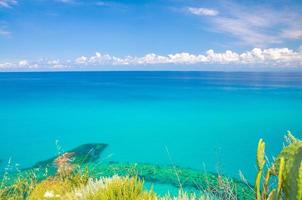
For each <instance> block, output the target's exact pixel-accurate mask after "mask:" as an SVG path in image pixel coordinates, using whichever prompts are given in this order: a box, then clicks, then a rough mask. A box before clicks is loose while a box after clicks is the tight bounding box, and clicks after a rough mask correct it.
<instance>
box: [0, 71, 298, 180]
mask: <svg viewBox="0 0 302 200" xmlns="http://www.w3.org/2000/svg"><path fill="white" fill-rule="evenodd" d="M301 119H302V74H301V73H283V72H278V73H267V72H261V73H255V72H254V73H238V72H237V73H234V72H228V73H223V72H73V73H0V146H1V149H0V160H1V161H2V163H1V165H2V168H3V167H5V165H6V163H7V160H8V158H9V157H12V159H13V161H14V162H16V163H19V164H20V166H21V167H27V166H30V165H32V164H34V163H35V162H37V161H39V160H43V159H45V158H48V157H51V156H53V155H55V154H56V152H57V147H56V144H55V143H56V140H58V141H59V145H60V146H61V147H62V148H63V149H65V150H68V149H71V148H74V147H75V146H78V145H80V144H83V143H93V142H101V143H108V144H109V147H108V149H107V150H106V151H105V152H104V154H103V155H102V159H103V160H112V161H127V162H148V163H154V164H175V165H181V166H185V167H191V168H195V169H198V170H204V168H206V169H207V170H209V171H217V170H218V171H219V172H221V173H224V174H227V175H229V176H237V177H238V170H241V171H242V172H243V173H244V174H245V176H246V177H247V178H248V179H249V180H251V181H252V180H253V178H254V174H255V171H256V168H255V149H256V146H257V142H258V139H259V138H260V137H262V138H264V139H265V141H266V143H267V149H268V155H269V156H272V155H274V154H276V153H277V152H278V151H279V150H280V148H281V147H282V142H283V135H284V134H285V133H286V131H287V130H291V131H292V132H293V134H294V135H296V136H297V137H300V138H302V121H301ZM205 166H206V167H205Z"/></svg>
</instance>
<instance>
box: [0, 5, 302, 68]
mask: <svg viewBox="0 0 302 200" xmlns="http://www.w3.org/2000/svg"><path fill="white" fill-rule="evenodd" d="M60 70H226V71H227V70H232V71H234V70H235V71H236V70H238V71H241V70H256V71H257V70H259V71H260V70H301V71H302V1H301V0H253V1H252V0H250V1H243V0H238V1H235V0H232V1H231V0H215V1H214V0H149V1H148V0H123V1H121V0H120V1H118V0H0V71H60Z"/></svg>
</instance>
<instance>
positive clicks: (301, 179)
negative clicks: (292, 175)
mask: <svg viewBox="0 0 302 200" xmlns="http://www.w3.org/2000/svg"><path fill="white" fill-rule="evenodd" d="M300 199H302V162H301V163H300V167H299V174H298V179H297V200H300Z"/></svg>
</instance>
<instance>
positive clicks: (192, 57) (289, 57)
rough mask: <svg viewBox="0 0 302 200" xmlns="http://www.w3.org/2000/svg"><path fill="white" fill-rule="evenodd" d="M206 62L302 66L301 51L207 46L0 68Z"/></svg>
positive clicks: (97, 54) (194, 63) (13, 64)
mask: <svg viewBox="0 0 302 200" xmlns="http://www.w3.org/2000/svg"><path fill="white" fill-rule="evenodd" d="M209 64H216V65H225V66H231V67H233V66H235V65H239V66H240V67H242V68H244V66H253V67H258V68H259V67H260V68H261V67H277V68H283V67H299V68H302V50H301V49H299V50H297V51H294V50H292V49H288V48H268V49H260V48H254V49H252V50H250V51H246V52H243V53H238V52H234V51H231V50H227V51H225V52H221V53H218V52H215V51H214V50H212V49H210V50H208V51H206V53H204V54H190V53H187V52H181V53H175V54H169V55H157V54H154V53H150V54H146V55H145V56H142V57H137V56H126V57H115V56H111V55H109V54H101V53H98V52H97V53H96V54H95V55H93V56H90V57H89V56H80V57H78V58H75V59H73V60H59V59H55V60H48V59H40V60H38V61H28V60H20V61H19V62H16V63H13V62H11V63H10V62H6V63H0V70H1V69H2V70H11V69H16V70H18V69H33V68H35V69H48V70H52V69H54V70H55V69H68V68H70V69H77V68H81V69H85V68H90V67H93V68H98V67H103V66H106V67H108V66H144V65H150V66H153V65H181V66H183V65H198V66H203V65H204V66H206V65H209Z"/></svg>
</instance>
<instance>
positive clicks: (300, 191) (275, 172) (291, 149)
mask: <svg viewBox="0 0 302 200" xmlns="http://www.w3.org/2000/svg"><path fill="white" fill-rule="evenodd" d="M286 142H287V143H288V146H286V147H284V148H283V149H282V151H281V152H280V153H279V155H278V156H277V158H276V159H275V161H274V163H273V165H272V166H271V167H269V168H268V169H267V170H266V173H265V176H264V180H263V181H262V185H261V178H262V174H263V169H264V166H265V143H264V141H263V140H262V139H260V140H259V143H258V149H257V166H258V173H257V176H256V182H255V191H256V199H257V200H266V199H268V200H270V199H274V200H275V199H276V200H279V199H288V200H302V184H301V183H302V141H300V140H298V139H297V138H295V137H294V136H293V135H292V134H291V133H290V132H288V134H287V136H286ZM272 176H275V177H276V178H277V183H275V184H274V182H273V181H271V180H272V179H271V177H272ZM270 181H271V182H273V183H272V184H270ZM270 185H271V187H269V186H270Z"/></svg>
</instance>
